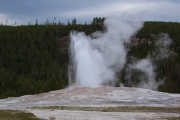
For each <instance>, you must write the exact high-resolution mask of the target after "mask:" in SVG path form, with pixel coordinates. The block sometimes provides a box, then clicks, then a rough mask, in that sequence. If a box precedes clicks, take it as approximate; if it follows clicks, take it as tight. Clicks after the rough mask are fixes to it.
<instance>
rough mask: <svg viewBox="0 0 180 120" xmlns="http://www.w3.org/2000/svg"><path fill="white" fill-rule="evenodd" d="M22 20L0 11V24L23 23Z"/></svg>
mask: <svg viewBox="0 0 180 120" xmlns="http://www.w3.org/2000/svg"><path fill="white" fill-rule="evenodd" d="M23 23H24V22H23V21H22V20H19V19H13V18H11V17H10V16H8V15H6V14H2V13H0V24H2V25H19V24H23Z"/></svg>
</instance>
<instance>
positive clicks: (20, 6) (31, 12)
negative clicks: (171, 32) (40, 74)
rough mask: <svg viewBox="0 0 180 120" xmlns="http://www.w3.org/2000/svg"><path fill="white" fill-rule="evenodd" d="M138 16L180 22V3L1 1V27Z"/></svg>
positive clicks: (173, 0)
mask: <svg viewBox="0 0 180 120" xmlns="http://www.w3.org/2000/svg"><path fill="white" fill-rule="evenodd" d="M112 15H122V16H123V15H134V16H136V17H138V18H140V19H143V20H156V21H178V22H180V0H0V23H8V24H13V23H14V22H15V21H16V22H17V23H19V24H23V23H28V22H32V23H33V22H34V21H35V19H38V20H39V21H45V20H46V19H47V18H52V17H53V16H56V17H57V18H61V19H62V21H63V20H66V19H68V18H73V17H76V18H78V19H80V20H89V19H91V18H92V17H94V16H105V17H106V16H112Z"/></svg>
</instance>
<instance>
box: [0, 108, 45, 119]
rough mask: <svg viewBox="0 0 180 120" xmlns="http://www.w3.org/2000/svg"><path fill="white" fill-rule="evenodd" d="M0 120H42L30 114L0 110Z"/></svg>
mask: <svg viewBox="0 0 180 120" xmlns="http://www.w3.org/2000/svg"><path fill="white" fill-rule="evenodd" d="M0 120H42V119H39V118H37V117H36V116H35V115H33V114H32V113H27V112H23V111H16V110H0Z"/></svg>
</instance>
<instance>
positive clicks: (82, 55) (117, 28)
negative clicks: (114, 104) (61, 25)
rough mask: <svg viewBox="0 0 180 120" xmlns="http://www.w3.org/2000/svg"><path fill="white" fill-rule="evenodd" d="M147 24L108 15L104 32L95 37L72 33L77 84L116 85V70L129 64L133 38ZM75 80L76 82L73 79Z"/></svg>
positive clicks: (74, 71) (74, 70) (97, 33)
mask: <svg viewBox="0 0 180 120" xmlns="http://www.w3.org/2000/svg"><path fill="white" fill-rule="evenodd" d="M142 26H143V22H141V21H137V20H132V19H131V20H130V19H121V18H118V17H116V18H113V19H112V18H107V19H106V20H105V27H106V28H107V30H106V31H105V32H104V33H100V32H96V33H94V34H93V35H92V36H91V37H90V36H86V35H85V34H84V33H77V32H72V33H71V44H70V51H71V60H72V69H73V73H74V75H72V74H70V78H71V79H70V80H75V84H76V85H80V86H85V87H100V86H103V85H107V84H108V85H112V86H113V85H114V84H115V82H116V79H117V76H116V73H117V72H119V71H121V70H122V69H123V67H124V64H125V63H126V57H127V49H126V47H125V44H126V43H129V42H130V40H131V37H132V36H133V35H134V34H135V33H136V32H137V31H138V30H139V29H140V28H141V27H142ZM71 83H72V82H71Z"/></svg>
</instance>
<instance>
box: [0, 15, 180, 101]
mask: <svg viewBox="0 0 180 120" xmlns="http://www.w3.org/2000/svg"><path fill="white" fill-rule="evenodd" d="M103 22H104V18H94V19H93V21H92V23H90V24H77V23H76V21H75V20H73V21H72V22H71V23H68V24H43V25H38V24H35V25H21V26H7V25H1V26H0V98H5V97H10V96H21V95H25V94H35V93H41V92H47V91H50V90H57V89H63V88H65V87H67V86H68V63H69V54H68V49H69V41H70V40H69V34H70V32H71V31H82V32H85V33H86V34H87V35H90V34H91V33H93V32H95V31H103V30H104V26H103ZM159 33H168V34H169V36H170V37H171V38H172V40H173V43H172V45H171V46H170V49H171V50H172V51H173V52H174V53H175V54H173V55H171V56H170V57H169V58H168V59H166V60H161V61H157V62H156V64H157V66H158V70H157V71H156V72H157V73H158V75H157V77H161V76H165V77H166V78H167V79H166V80H165V83H164V84H163V85H161V86H160V88H159V90H160V91H164V92H173V93H180V23H172V22H145V24H144V27H143V28H142V29H141V30H140V31H139V32H138V33H137V34H136V38H139V39H150V40H152V41H153V40H155V39H154V38H153V36H154V35H158V34H159ZM154 49H155V48H154V47H153V44H152V45H149V44H147V43H146V42H144V43H139V44H138V45H137V46H132V47H131V48H130V50H129V53H128V56H134V57H136V58H138V59H142V58H145V57H146V56H147V54H148V53H151V52H152V51H153V50H154ZM119 80H120V81H123V82H124V83H125V84H126V81H125V80H124V78H123V75H121V77H119ZM127 86H128V84H127Z"/></svg>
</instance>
